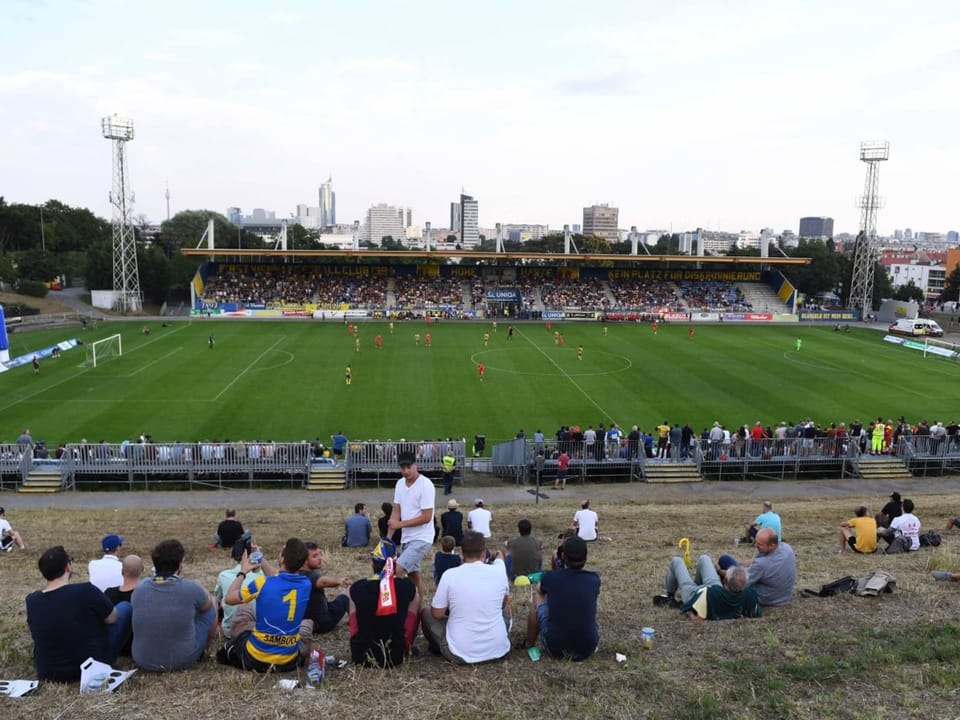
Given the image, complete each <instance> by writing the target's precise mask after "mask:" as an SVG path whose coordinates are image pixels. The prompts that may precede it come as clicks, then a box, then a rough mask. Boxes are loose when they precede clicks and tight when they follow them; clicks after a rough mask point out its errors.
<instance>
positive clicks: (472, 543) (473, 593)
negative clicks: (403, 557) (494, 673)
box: [421, 530, 510, 665]
mask: <svg viewBox="0 0 960 720" xmlns="http://www.w3.org/2000/svg"><path fill="white" fill-rule="evenodd" d="M461 547H462V550H463V564H462V565H460V566H459V567H455V568H451V569H449V570H447V571H446V572H444V573H443V577H441V578H440V584H439V585H437V592H436V594H435V595H434V596H433V601H432V602H431V603H430V607H429V608H424V609H423V612H422V613H421V615H422V617H421V628H422V629H423V635H424V637H425V638H426V639H427V643H428V644H429V646H430V651H431V652H432V653H434V654H436V655H443V656H444V657H445V658H447V660H449V661H450V662H452V663H455V664H458V665H460V664H472V663H481V662H486V661H488V660H498V659H500V658H502V657H504V656H505V655H507V654H508V653H509V652H510V637H509V635H508V627H509V622H510V582H509V581H508V580H507V572H506V568H505V567H504V565H503V560H502V559H501V557H500V553H499V552H498V553H496V555H495V556H494V560H493V562H492V563H491V564H489V565H488V564H487V563H485V562H484V561H483V558H484V557H485V555H486V543H485V542H484V539H483V536H482V535H481V534H480V533H478V532H476V531H474V530H469V531H467V532H466V533H465V534H464V536H463V545H462V546H461Z"/></svg>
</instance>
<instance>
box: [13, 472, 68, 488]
mask: <svg viewBox="0 0 960 720" xmlns="http://www.w3.org/2000/svg"><path fill="white" fill-rule="evenodd" d="M61 490H63V478H62V477H61V476H60V471H59V470H31V471H30V474H29V475H27V479H26V480H24V481H23V484H22V485H20V487H18V488H17V492H18V493H57V492H60V491H61Z"/></svg>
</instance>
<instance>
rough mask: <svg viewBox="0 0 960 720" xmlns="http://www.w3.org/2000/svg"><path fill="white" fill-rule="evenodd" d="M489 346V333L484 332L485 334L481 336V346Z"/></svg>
mask: <svg viewBox="0 0 960 720" xmlns="http://www.w3.org/2000/svg"><path fill="white" fill-rule="evenodd" d="M489 344H490V333H488V332H485V333H484V334H483V346H484V347H487V345H489Z"/></svg>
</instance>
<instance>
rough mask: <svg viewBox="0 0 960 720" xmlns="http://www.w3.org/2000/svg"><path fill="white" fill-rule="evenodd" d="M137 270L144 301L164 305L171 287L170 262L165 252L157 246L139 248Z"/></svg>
mask: <svg viewBox="0 0 960 720" xmlns="http://www.w3.org/2000/svg"><path fill="white" fill-rule="evenodd" d="M137 269H138V270H139V271H140V291H141V292H142V293H143V297H144V299H145V300H147V301H148V302H151V303H154V304H155V305H161V304H163V303H164V302H165V301H166V300H167V291H168V290H169V287H170V260H169V259H168V258H167V256H166V255H164V254H163V250H161V249H160V248H159V247H156V246H151V247H148V248H143V247H141V248H138V252H137Z"/></svg>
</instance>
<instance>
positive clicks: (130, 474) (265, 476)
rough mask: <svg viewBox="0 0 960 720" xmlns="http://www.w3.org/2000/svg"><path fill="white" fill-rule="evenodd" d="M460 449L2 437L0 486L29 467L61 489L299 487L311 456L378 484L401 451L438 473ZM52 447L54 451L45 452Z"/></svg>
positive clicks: (434, 444)
mask: <svg viewBox="0 0 960 720" xmlns="http://www.w3.org/2000/svg"><path fill="white" fill-rule="evenodd" d="M464 450H465V442H464V441H463V440H445V441H440V440H425V441H400V442H393V441H386V442H381V441H367V442H353V443H350V444H349V445H348V448H347V453H346V456H345V457H344V459H343V460H342V461H341V462H333V461H332V460H330V459H326V458H323V457H322V456H321V455H318V452H321V451H320V450H318V449H317V448H316V447H315V446H313V445H311V444H310V443H307V442H297V443H283V442H256V441H254V442H230V443H227V442H202V443H126V442H125V443H122V444H114V443H96V444H71V445H66V446H64V447H62V448H57V449H56V450H48V449H47V448H41V447H39V446H38V449H37V452H36V453H34V451H33V450H32V449H21V448H20V447H18V446H17V445H16V444H15V443H12V444H11V443H7V444H0V489H5V488H7V487H8V486H9V487H17V486H19V485H20V484H21V483H22V482H23V481H25V480H27V478H28V477H29V475H30V473H31V472H33V473H46V474H50V475H54V474H56V475H59V477H60V481H61V486H62V487H64V488H66V489H75V488H76V487H78V486H83V485H88V486H89V485H113V486H115V485H118V484H125V485H127V486H129V487H131V488H133V487H134V486H138V487H140V486H142V487H147V486H149V485H150V484H154V485H159V484H171V483H185V484H187V485H189V486H191V487H192V486H194V485H200V486H209V487H217V488H222V487H226V486H231V485H234V486H236V485H239V484H247V485H250V486H252V485H253V484H254V483H267V482H279V483H288V484H290V485H293V486H303V485H305V484H306V482H307V480H308V479H309V477H310V470H311V468H312V467H313V466H314V464H315V463H323V464H325V465H333V466H335V467H339V468H342V469H343V471H344V477H345V479H346V480H347V481H348V483H350V484H355V483H356V482H357V481H364V480H369V479H371V478H373V479H376V480H377V482H378V484H379V479H380V477H381V476H389V477H390V481H391V483H392V482H394V481H395V480H396V478H397V477H398V474H399V470H398V467H397V458H398V455H399V453H400V452H412V453H413V454H414V455H415V456H416V458H417V463H418V467H419V469H420V471H421V472H423V473H424V474H425V475H428V476H432V477H433V478H434V479H436V478H439V477H440V476H441V475H442V461H443V456H444V454H446V453H451V454H452V455H453V456H454V458H456V461H457V467H458V468H463V466H464V463H465V453H464ZM50 452H52V453H54V455H53V456H49V457H48V456H47V454H48V453H50ZM57 455H59V457H57ZM458 474H459V473H458Z"/></svg>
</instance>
